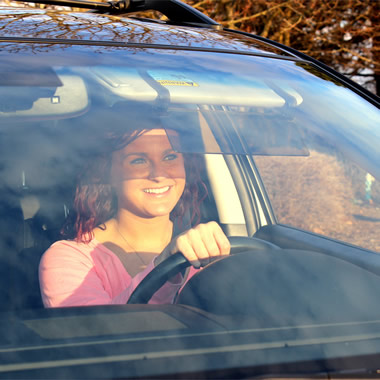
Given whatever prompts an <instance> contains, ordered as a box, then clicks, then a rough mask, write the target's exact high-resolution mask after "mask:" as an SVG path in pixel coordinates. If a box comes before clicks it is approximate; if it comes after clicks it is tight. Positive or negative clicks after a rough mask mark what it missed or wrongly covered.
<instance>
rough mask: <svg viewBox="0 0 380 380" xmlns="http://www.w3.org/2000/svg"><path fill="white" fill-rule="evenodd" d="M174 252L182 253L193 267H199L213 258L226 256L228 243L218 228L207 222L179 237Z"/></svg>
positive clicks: (228, 251) (214, 224)
mask: <svg viewBox="0 0 380 380" xmlns="http://www.w3.org/2000/svg"><path fill="white" fill-rule="evenodd" d="M175 250H177V251H180V252H182V254H183V255H184V256H185V257H186V259H187V260H189V261H190V262H191V264H192V265H193V266H195V267H200V266H204V265H207V264H208V263H209V262H210V261H212V260H213V259H215V258H218V257H220V256H226V255H228V254H229V253H230V243H229V241H228V239H227V237H226V235H225V234H224V232H223V230H222V229H221V228H220V226H219V225H218V224H217V223H215V222H209V223H207V224H199V225H198V226H196V227H195V228H192V229H190V230H188V231H186V232H185V233H183V234H182V235H180V236H179V237H178V238H177V240H176V244H175ZM173 253H174V252H173Z"/></svg>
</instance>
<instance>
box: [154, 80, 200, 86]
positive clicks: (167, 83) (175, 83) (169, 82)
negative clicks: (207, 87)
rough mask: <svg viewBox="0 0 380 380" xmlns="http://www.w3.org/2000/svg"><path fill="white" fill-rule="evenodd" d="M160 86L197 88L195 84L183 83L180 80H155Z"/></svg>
mask: <svg viewBox="0 0 380 380" xmlns="http://www.w3.org/2000/svg"><path fill="white" fill-rule="evenodd" d="M156 82H158V83H159V84H160V85H161V86H183V87H199V85H198V84H197V83H195V82H184V81H180V80H169V79H158V80H157V79H156Z"/></svg>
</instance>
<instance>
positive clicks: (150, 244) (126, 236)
mask: <svg viewBox="0 0 380 380" xmlns="http://www.w3.org/2000/svg"><path fill="white" fill-rule="evenodd" d="M107 224H108V226H107V228H110V229H111V230H114V232H116V235H117V234H119V235H120V237H121V238H122V239H123V240H124V241H125V242H126V243H127V244H128V245H129V246H130V247H131V248H132V249H133V250H134V251H138V252H156V253H160V252H161V251H162V250H163V249H164V248H165V247H166V246H167V244H169V242H170V240H171V238H172V233H173V223H172V222H171V220H170V218H169V215H167V216H166V215H165V216H162V217H156V218H151V219H147V218H141V217H138V216H136V215H134V214H130V213H128V212H123V211H119V213H118V214H117V215H116V216H115V218H114V219H111V220H110V221H109V223H107ZM107 224H106V225H107ZM110 232H111V231H110Z"/></svg>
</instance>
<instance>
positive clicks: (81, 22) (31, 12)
mask: <svg viewBox="0 0 380 380" xmlns="http://www.w3.org/2000/svg"><path fill="white" fill-rule="evenodd" d="M0 30H1V35H0V37H1V38H2V39H3V41H4V39H5V40H9V39H11V40H14V39H19V40H20V42H22V40H23V39H24V38H28V42H32V40H34V41H36V42H38V41H39V40H46V39H48V40H50V41H51V40H54V42H59V43H65V42H66V43H73V42H74V41H81V42H85V41H88V42H90V41H91V42H92V43H94V42H98V43H100V44H101V43H102V42H103V43H105V44H106V43H115V44H119V43H124V44H127V45H132V44H138V45H145V46H152V47H157V46H161V47H165V46H171V47H172V48H174V49H177V48H186V49H195V50H199V49H201V50H202V49H207V50H224V51H225V50H228V51H230V52H236V53H241V54H244V53H245V54H255V55H270V56H278V57H282V58H284V57H287V58H293V59H294V58H295V57H296V56H295V55H293V54H291V53H290V52H288V51H286V50H285V49H281V47H277V46H274V45H272V44H270V43H269V42H264V41H260V40H259V39H256V38H254V36H248V35H245V34H241V33H237V32H234V31H228V30H217V29H215V28H212V27H210V26H209V27H207V25H205V26H204V27H201V26H198V27H194V26H187V25H173V24H171V23H170V22H169V23H166V22H164V21H157V20H151V19H141V18H136V17H133V16H113V15H106V14H97V13H93V12H72V11H62V10H54V9H36V8H15V7H9V6H0ZM51 42H53V41H51Z"/></svg>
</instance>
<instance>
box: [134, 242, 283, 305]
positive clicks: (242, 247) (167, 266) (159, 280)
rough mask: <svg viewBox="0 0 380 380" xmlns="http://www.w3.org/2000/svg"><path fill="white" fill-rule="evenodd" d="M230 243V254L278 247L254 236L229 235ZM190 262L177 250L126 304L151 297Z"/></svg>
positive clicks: (158, 266)
mask: <svg viewBox="0 0 380 380" xmlns="http://www.w3.org/2000/svg"><path fill="white" fill-rule="evenodd" d="M228 240H229V241H230V244H231V254H236V253H239V252H247V251H252V250H266V249H280V248H279V247H278V246H277V245H275V244H272V243H270V242H268V241H265V240H261V239H258V238H254V237H245V236H231V237H229V238H228ZM190 265H191V264H190V262H189V261H187V259H186V258H185V257H184V256H183V255H182V253H180V252H177V253H176V254H174V255H172V256H170V257H169V258H168V259H166V260H165V261H163V262H162V263H161V264H159V265H157V267H155V268H154V269H153V270H152V271H151V272H150V273H149V274H148V275H147V276H146V277H145V278H144V279H143V280H142V281H141V282H140V284H139V285H138V286H137V288H136V289H135V290H134V292H133V293H132V294H131V296H130V298H129V300H128V302H127V304H144V303H148V301H149V300H150V299H151V298H152V296H153V294H154V293H156V291H157V290H158V289H160V288H161V286H162V285H164V284H165V282H166V281H168V279H169V278H171V277H173V276H175V275H176V274H177V273H179V272H180V271H182V270H184V269H186V268H187V267H189V266H190Z"/></svg>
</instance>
